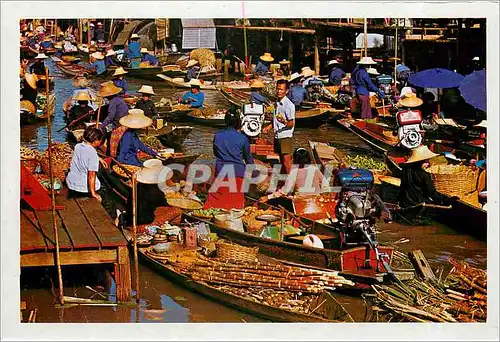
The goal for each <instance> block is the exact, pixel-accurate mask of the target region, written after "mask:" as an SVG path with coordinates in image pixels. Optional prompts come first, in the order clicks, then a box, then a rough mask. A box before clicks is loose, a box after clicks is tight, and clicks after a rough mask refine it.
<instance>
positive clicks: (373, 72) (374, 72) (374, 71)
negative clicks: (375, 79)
mask: <svg viewBox="0 0 500 342" xmlns="http://www.w3.org/2000/svg"><path fill="white" fill-rule="evenodd" d="M366 72H367V73H368V74H369V75H374V76H378V75H380V74H379V73H378V71H377V69H375V68H368V69H367V70H366Z"/></svg>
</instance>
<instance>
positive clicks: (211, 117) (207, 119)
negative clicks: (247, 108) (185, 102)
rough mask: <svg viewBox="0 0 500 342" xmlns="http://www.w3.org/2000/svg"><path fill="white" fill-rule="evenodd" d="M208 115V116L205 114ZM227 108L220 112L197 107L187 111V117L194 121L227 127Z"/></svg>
mask: <svg viewBox="0 0 500 342" xmlns="http://www.w3.org/2000/svg"><path fill="white" fill-rule="evenodd" d="M205 115H206V116H205ZM225 115H226V114H225V110H221V111H220V112H218V111H216V112H215V113H214V112H213V111H210V110H209V109H208V110H207V109H201V110H200V109H197V110H193V111H190V112H188V113H186V117H187V118H188V119H189V120H191V121H192V122H194V123H197V124H199V125H205V126H214V127H226V122H225V121H224V117H225Z"/></svg>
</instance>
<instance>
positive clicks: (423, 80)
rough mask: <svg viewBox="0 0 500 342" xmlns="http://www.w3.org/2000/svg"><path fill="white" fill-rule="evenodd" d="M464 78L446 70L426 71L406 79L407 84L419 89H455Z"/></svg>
mask: <svg viewBox="0 0 500 342" xmlns="http://www.w3.org/2000/svg"><path fill="white" fill-rule="evenodd" d="M463 79H464V76H463V75H460V74H459V73H456V72H454V71H451V70H448V69H441V68H436V69H427V70H424V71H420V72H417V73H414V74H411V75H410V77H409V78H408V82H409V83H410V84H413V85H414V86H416V87H421V88H455V87H458V86H460V83H461V82H462V81H463Z"/></svg>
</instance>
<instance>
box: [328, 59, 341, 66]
mask: <svg viewBox="0 0 500 342" xmlns="http://www.w3.org/2000/svg"><path fill="white" fill-rule="evenodd" d="M332 64H339V61H337V60H336V59H332V60H331V61H330V62H328V65H332Z"/></svg>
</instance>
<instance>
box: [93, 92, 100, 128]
mask: <svg viewBox="0 0 500 342" xmlns="http://www.w3.org/2000/svg"><path fill="white" fill-rule="evenodd" d="M101 107H102V96H101V97H100V98H99V108H98V109H97V119H96V122H95V128H99V117H100V116H101Z"/></svg>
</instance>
